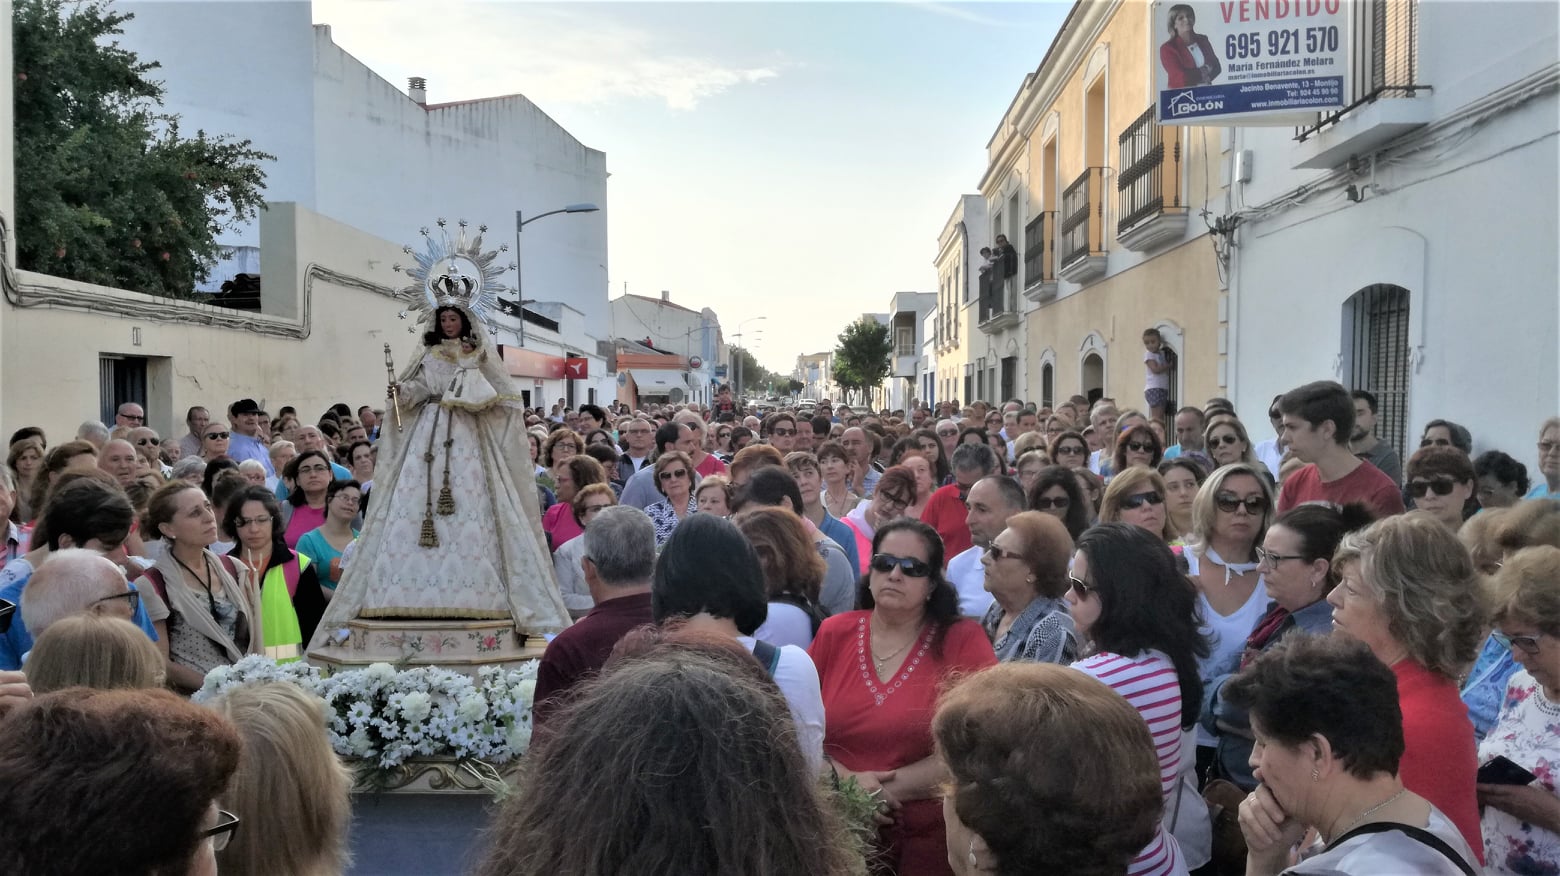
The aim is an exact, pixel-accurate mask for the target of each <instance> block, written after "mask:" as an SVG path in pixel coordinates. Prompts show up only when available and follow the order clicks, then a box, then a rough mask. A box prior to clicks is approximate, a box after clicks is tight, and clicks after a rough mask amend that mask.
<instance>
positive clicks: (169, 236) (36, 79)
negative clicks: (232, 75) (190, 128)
mask: <svg viewBox="0 0 1560 876" xmlns="http://www.w3.org/2000/svg"><path fill="white" fill-rule="evenodd" d="M110 6H111V3H110V0H87V2H82V3H66V2H64V0H16V2H15V6H14V11H13V17H12V18H13V20H12V27H13V39H14V46H15V55H16V71H15V76H16V94H15V106H16V211H17V216H16V223H15V227H16V250H17V262H18V264H19V265H20V266H21V267H23V268H27V269H29V270H34V271H40V272H44V273H49V274H54V275H56V276H62V277H69V278H72V279H75V280H81V281H84V282H88V283H98V284H101V285H105V286H114V287H118V288H122V289H131V290H134V291H138V292H145V293H148V294H152V295H163V296H168V297H174V298H187V297H191V296H192V295H193V294H194V285H195V283H196V282H198V281H200V280H204V279H205V278H206V277H207V276H208V275H209V272H210V269H211V266H212V264H213V263H214V262H215V260H216V259H217V257H218V255H219V254H220V247H219V246H218V245H217V235H219V234H220V233H222V232H223V231H224V230H227V229H231V228H234V227H237V226H239V225H241V224H243V223H244V222H247V221H249V220H252V219H253V218H254V217H255V216H256V214H257V213H258V211H259V209H260V207H262V206H264V201H263V199H262V197H261V191H262V188H263V185H264V182H265V172H264V171H263V170H261V169H260V166H259V162H261V161H269V160H272V156H270V155H267V154H265V153H264V152H260V151H258V150H255V149H252V148H250V141H248V140H234V139H232V138H230V137H226V136H208V135H207V134H206V132H205V131H198V132H196V134H195V136H194V137H193V138H185V137H182V136H180V133H179V120H178V117H177V116H175V115H171V114H168V113H164V112H162V110H161V107H162V103H163V87H162V84H161V83H159V82H156V81H153V80H151V79H149V78H147V77H148V74H149V73H150V72H151V71H153V70H155V69H157V66H158V65H157V64H156V62H145V61H142V60H140V59H139V58H137V57H136V55H135V54H134V53H133V52H130V51H127V50H125V49H123V48H121V47H120V46H119V44H118V42H116V41H115V40H114V39H113V37H115V36H117V35H120V34H122V33H123V32H124V29H123V27H122V25H123V24H124V23H125V22H126V21H129V20H130V19H131V18H132V16H131V15H130V14H128V13H121V12H116V11H114V10H113V9H111V8H110Z"/></svg>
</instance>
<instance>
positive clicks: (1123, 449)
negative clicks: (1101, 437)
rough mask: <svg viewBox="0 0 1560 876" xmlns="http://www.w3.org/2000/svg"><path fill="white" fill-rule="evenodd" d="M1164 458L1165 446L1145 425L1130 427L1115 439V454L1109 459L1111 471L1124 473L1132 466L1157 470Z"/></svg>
mask: <svg viewBox="0 0 1560 876" xmlns="http://www.w3.org/2000/svg"><path fill="white" fill-rule="evenodd" d="M1164 458H1165V445H1164V441H1162V440H1161V439H1160V437H1159V435H1158V433H1156V432H1155V431H1154V430H1153V429H1152V428H1150V427H1149V425H1148V424H1147V423H1145V424H1142V425H1139V426H1130V427H1128V428H1127V430H1126V431H1125V432H1122V433H1121V436H1120V437H1119V438H1117V439H1116V452H1115V454H1114V455H1113V456H1112V457H1111V471H1126V470H1127V469H1129V468H1131V467H1132V466H1134V465H1141V466H1144V467H1145V468H1158V467H1159V463H1160V462H1161V461H1162V460H1163V459H1164Z"/></svg>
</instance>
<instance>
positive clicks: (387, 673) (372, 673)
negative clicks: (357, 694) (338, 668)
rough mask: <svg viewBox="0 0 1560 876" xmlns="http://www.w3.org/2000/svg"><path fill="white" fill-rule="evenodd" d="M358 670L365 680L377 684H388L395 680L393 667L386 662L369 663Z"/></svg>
mask: <svg viewBox="0 0 1560 876" xmlns="http://www.w3.org/2000/svg"><path fill="white" fill-rule="evenodd" d="M360 672H361V673H362V677H363V679H364V680H365V681H370V682H374V683H377V684H389V683H391V682H393V681H395V667H394V666H391V665H390V664H388V663H371V664H369V666H368V668H367V669H363V670H360ZM348 674H357V673H348Z"/></svg>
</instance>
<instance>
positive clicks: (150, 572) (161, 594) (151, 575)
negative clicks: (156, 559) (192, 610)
mask: <svg viewBox="0 0 1560 876" xmlns="http://www.w3.org/2000/svg"><path fill="white" fill-rule="evenodd" d="M141 576H142V577H144V578H145V579H146V580H148V581H150V582H152V589H153V590H154V591H156V592H157V598H159V599H161V600H162V601H163V604H164V605H167V604H168V582H167V581H164V580H163V573H162V570H161V569H158V568H155V567H153V568H150V569H147V570H146V571H144V572H142V573H141Z"/></svg>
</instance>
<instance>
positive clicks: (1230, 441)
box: [1208, 435, 1240, 447]
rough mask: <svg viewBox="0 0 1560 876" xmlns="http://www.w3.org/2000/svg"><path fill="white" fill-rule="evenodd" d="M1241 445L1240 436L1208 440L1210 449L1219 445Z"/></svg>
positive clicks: (1218, 437)
mask: <svg viewBox="0 0 1560 876" xmlns="http://www.w3.org/2000/svg"><path fill="white" fill-rule="evenodd" d="M1239 443H1240V436H1239V435H1216V436H1214V437H1212V438H1209V439H1208V446H1209V447H1213V446H1215V445H1219V444H1225V445H1228V444H1239Z"/></svg>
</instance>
